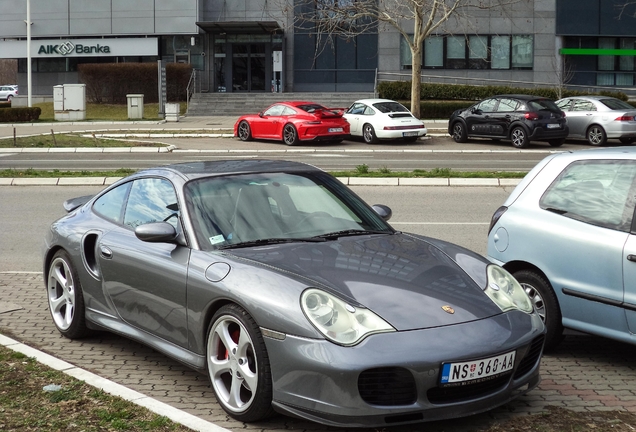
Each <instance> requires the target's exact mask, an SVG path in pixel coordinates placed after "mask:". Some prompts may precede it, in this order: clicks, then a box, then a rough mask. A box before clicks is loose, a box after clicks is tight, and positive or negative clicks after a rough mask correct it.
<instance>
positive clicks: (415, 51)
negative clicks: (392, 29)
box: [411, 45, 422, 118]
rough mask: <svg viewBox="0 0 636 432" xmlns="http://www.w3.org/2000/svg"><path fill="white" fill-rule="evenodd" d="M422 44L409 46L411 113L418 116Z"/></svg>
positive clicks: (419, 115) (419, 114)
mask: <svg viewBox="0 0 636 432" xmlns="http://www.w3.org/2000/svg"><path fill="white" fill-rule="evenodd" d="M421 72H422V46H421V45H417V46H416V47H411V113H413V115H414V116H415V118H420V117H421V113H420V101H421V96H420V94H421V91H422V78H421Z"/></svg>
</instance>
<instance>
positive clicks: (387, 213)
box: [371, 204, 393, 222]
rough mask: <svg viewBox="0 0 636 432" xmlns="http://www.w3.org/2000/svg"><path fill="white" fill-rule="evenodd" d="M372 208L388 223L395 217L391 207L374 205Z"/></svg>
mask: <svg viewBox="0 0 636 432" xmlns="http://www.w3.org/2000/svg"><path fill="white" fill-rule="evenodd" d="M371 208H372V209H373V210H374V211H375V212H376V213H377V214H378V216H380V217H381V218H382V219H383V220H384V221H385V222H388V221H389V219H391V216H393V210H391V208H390V207H389V206H385V205H384V204H373V205H372V206H371Z"/></svg>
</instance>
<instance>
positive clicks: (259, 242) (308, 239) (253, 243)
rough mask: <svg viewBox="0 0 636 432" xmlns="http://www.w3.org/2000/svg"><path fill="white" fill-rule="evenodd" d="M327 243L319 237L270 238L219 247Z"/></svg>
mask: <svg viewBox="0 0 636 432" xmlns="http://www.w3.org/2000/svg"><path fill="white" fill-rule="evenodd" d="M324 241H326V240H325V239H324V238H319V237H301V238H293V237H288V238H269V239H258V240H250V241H244V242H241V243H234V244H227V245H223V246H221V247H219V249H233V248H244V247H253V246H266V245H274V244H280V243H302V242H308V243H320V242H324Z"/></svg>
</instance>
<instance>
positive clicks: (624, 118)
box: [614, 116, 634, 121]
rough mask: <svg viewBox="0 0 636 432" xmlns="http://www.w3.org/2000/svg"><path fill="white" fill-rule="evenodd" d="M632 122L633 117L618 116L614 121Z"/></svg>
mask: <svg viewBox="0 0 636 432" xmlns="http://www.w3.org/2000/svg"><path fill="white" fill-rule="evenodd" d="M633 120H634V116H620V117H616V118H615V119H614V121H633Z"/></svg>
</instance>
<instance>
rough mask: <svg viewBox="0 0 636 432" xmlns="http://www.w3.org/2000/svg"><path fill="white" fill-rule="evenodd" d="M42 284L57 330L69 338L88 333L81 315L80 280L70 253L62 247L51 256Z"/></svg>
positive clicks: (82, 299)
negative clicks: (45, 277) (43, 284)
mask: <svg viewBox="0 0 636 432" xmlns="http://www.w3.org/2000/svg"><path fill="white" fill-rule="evenodd" d="M46 288H47V294H48V295H47V297H48V299H49V310H50V312H51V317H52V318H53V322H54V323H55V327H57V329H58V331H59V332H60V333H62V335H64V336H66V337H67V338H69V339H78V338H82V337H85V336H88V335H89V334H90V333H91V331H90V330H89V329H88V328H87V327H86V319H85V317H84V294H83V293H82V284H81V283H80V280H79V277H78V275H77V272H76V271H75V268H74V267H73V263H72V262H71V257H70V256H69V255H68V253H66V252H65V251H63V250H60V251H58V252H57V253H56V254H55V255H54V256H53V260H52V261H51V264H50V266H49V271H48V275H47V279H46Z"/></svg>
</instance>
